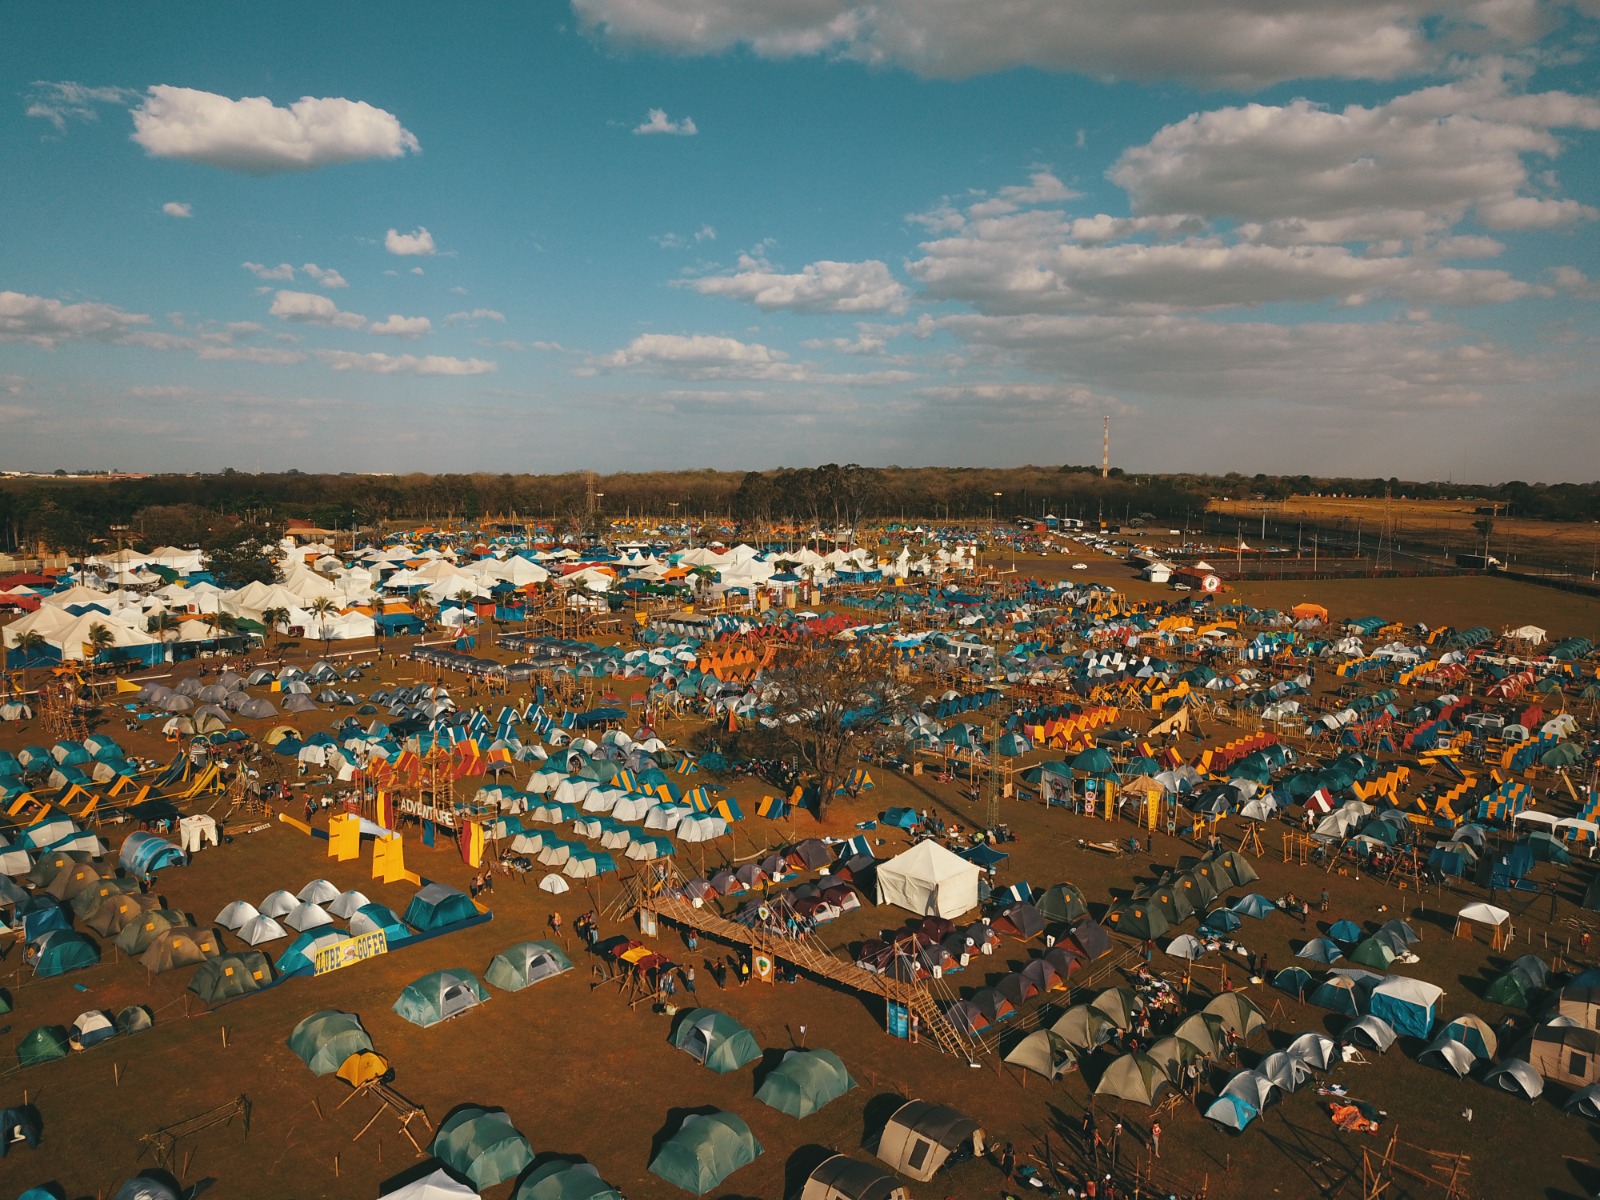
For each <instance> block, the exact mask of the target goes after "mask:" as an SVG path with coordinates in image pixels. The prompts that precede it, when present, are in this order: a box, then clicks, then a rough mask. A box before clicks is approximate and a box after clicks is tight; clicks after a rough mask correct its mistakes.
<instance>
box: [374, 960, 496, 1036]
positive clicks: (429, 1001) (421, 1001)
mask: <svg viewBox="0 0 1600 1200" xmlns="http://www.w3.org/2000/svg"><path fill="white" fill-rule="evenodd" d="M488 998H489V993H488V992H486V991H484V990H483V984H481V983H479V982H478V977H477V976H476V975H474V974H473V973H472V972H471V971H468V970H466V969H465V968H463V967H453V968H451V969H450V970H448V971H434V972H433V973H432V974H429V975H424V976H423V977H422V978H421V979H418V980H416V981H415V982H413V983H408V984H406V986H405V987H404V988H403V989H402V990H401V992H400V997H399V999H397V1000H396V1001H395V1002H394V1011H395V1012H397V1013H399V1014H400V1015H401V1016H402V1017H404V1018H405V1019H406V1020H408V1021H410V1022H411V1023H412V1024H413V1025H420V1026H421V1027H422V1028H424V1029H426V1028H428V1026H430V1025H437V1024H438V1023H439V1022H440V1021H448V1020H449V1019H450V1018H451V1017H455V1016H460V1015H461V1014H462V1013H464V1012H466V1011H467V1010H468V1009H471V1008H476V1007H477V1006H478V1005H480V1004H482V1003H483V1002H484V1001H485V1000H487V999H488Z"/></svg>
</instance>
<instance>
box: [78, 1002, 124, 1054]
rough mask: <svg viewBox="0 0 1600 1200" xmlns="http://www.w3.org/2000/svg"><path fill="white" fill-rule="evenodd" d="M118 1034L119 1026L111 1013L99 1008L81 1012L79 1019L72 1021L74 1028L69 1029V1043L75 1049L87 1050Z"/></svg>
mask: <svg viewBox="0 0 1600 1200" xmlns="http://www.w3.org/2000/svg"><path fill="white" fill-rule="evenodd" d="M116 1036H117V1027H116V1025H114V1024H113V1023H112V1021H111V1014H110V1013H106V1012H102V1011H101V1010H100V1009H98V1008H91V1009H90V1010H89V1011H88V1012H82V1013H79V1014H78V1019H77V1020H75V1021H73V1023H72V1028H71V1029H69V1030H68V1031H67V1041H68V1044H69V1045H71V1047H72V1048H73V1049H74V1050H87V1049H89V1047H91V1046H98V1045H99V1044H100V1043H101V1042H103V1041H105V1040H106V1039H107V1038H114V1037H116Z"/></svg>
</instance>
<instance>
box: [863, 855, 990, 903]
mask: <svg viewBox="0 0 1600 1200" xmlns="http://www.w3.org/2000/svg"><path fill="white" fill-rule="evenodd" d="M982 874H983V872H982V870H981V869H980V868H979V867H978V865H977V864H976V863H970V862H968V861H967V860H966V859H964V858H962V857H960V856H959V855H956V854H952V853H951V852H950V851H948V850H946V849H945V848H944V847H943V846H941V845H939V843H938V842H934V841H926V842H918V843H917V844H916V845H915V846H913V847H912V848H911V849H909V850H907V851H905V852H904V853H903V854H897V855H895V857H893V858H891V859H890V860H889V861H888V862H886V863H882V864H880V865H879V867H878V903H879V904H893V905H895V906H897V907H899V908H903V909H905V910H906V911H908V912H912V913H915V914H916V915H917V916H919V917H944V918H945V919H946V920H954V919H955V918H957V917H960V916H962V915H964V914H966V913H969V912H971V911H972V910H973V909H974V908H976V907H977V906H978V879H979V877H980V876H981V875H982Z"/></svg>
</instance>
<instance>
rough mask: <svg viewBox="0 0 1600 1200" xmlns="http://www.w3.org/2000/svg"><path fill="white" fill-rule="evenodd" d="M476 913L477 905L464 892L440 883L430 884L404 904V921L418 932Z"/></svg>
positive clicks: (451, 923)
mask: <svg viewBox="0 0 1600 1200" xmlns="http://www.w3.org/2000/svg"><path fill="white" fill-rule="evenodd" d="M477 915H478V907H477V905H475V904H473V903H472V897H470V896H468V895H467V894H466V893H465V892H461V891H457V890H456V889H455V888H453V887H447V886H445V885H444V884H442V883H430V884H428V885H427V886H426V887H424V888H423V889H422V890H421V891H420V892H418V893H417V894H416V895H415V896H413V897H411V903H410V904H408V905H406V916H405V921H406V924H407V925H409V926H411V928H413V929H415V930H417V931H418V932H420V933H427V932H429V931H430V930H434V929H443V928H445V927H447V926H450V925H454V924H456V923H457V922H459V921H466V920H469V919H471V918H472V917H475V916H477Z"/></svg>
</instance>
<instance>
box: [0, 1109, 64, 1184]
mask: <svg viewBox="0 0 1600 1200" xmlns="http://www.w3.org/2000/svg"><path fill="white" fill-rule="evenodd" d="M43 1131H44V1120H43V1118H42V1117H40V1115H39V1110H38V1109H37V1108H35V1107H34V1106H33V1105H31V1104H23V1105H19V1106H18V1107H16V1108H6V1109H0V1158H4V1157H5V1156H6V1151H7V1150H9V1149H10V1148H11V1146H12V1145H14V1144H15V1143H18V1142H21V1143H24V1144H26V1145H27V1147H28V1149H30V1150H32V1149H35V1148H36V1147H37V1146H38V1145H39V1135H40V1134H41V1133H42V1132H43ZM37 1191H38V1192H39V1193H40V1194H41V1195H44V1196H48V1197H50V1200H55V1193H54V1192H53V1191H51V1192H46V1191H45V1190H44V1189H43V1188H39V1189H37ZM30 1194H31V1193H29V1192H24V1193H22V1196H21V1197H20V1198H19V1200H27V1197H28V1196H29V1195H30Z"/></svg>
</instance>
